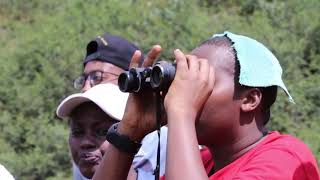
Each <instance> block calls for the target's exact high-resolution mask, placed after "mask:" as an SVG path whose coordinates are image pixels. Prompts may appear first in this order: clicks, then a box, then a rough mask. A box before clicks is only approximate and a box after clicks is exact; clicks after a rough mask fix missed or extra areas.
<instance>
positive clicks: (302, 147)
mask: <svg viewBox="0 0 320 180" xmlns="http://www.w3.org/2000/svg"><path fill="white" fill-rule="evenodd" d="M260 149H261V150H263V151H265V150H268V149H277V150H282V151H286V152H288V153H291V154H294V155H296V156H302V155H310V154H311V155H312V152H311V150H310V149H309V147H308V146H307V145H306V144H305V143H304V142H303V141H301V140H300V139H298V138H296V137H294V136H292V135H288V134H281V133H279V132H278V131H272V132H270V133H269V134H268V135H267V137H266V140H265V142H263V144H262V146H261V148H260Z"/></svg>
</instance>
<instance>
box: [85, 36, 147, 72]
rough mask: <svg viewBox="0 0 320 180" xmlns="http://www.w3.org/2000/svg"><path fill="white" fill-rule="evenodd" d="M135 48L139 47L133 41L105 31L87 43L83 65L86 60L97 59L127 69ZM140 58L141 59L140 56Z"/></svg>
mask: <svg viewBox="0 0 320 180" xmlns="http://www.w3.org/2000/svg"><path fill="white" fill-rule="evenodd" d="M136 50H140V49H139V48H138V47H137V46H135V45H134V44H133V43H131V42H129V41H127V40H125V39H123V38H121V37H119V36H114V35H110V34H108V33H105V34H104V35H103V36H97V37H96V38H95V39H94V40H92V41H90V42H89V43H88V45H87V54H86V56H85V58H84V61H83V65H84V66H85V65H86V63H87V62H90V61H92V60H98V61H103V62H108V63H111V64H113V65H115V66H118V67H120V68H122V69H124V70H128V69H129V65H130V61H131V58H132V56H133V53H134V52H135V51H136ZM141 58H142V59H143V57H142V56H141ZM141 62H142V61H141Z"/></svg>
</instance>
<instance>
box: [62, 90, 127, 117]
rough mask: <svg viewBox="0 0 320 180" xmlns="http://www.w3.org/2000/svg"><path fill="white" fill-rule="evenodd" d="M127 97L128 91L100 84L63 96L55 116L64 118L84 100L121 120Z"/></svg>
mask: <svg viewBox="0 0 320 180" xmlns="http://www.w3.org/2000/svg"><path fill="white" fill-rule="evenodd" d="M127 99H128V93H123V92H121V91H120V90H119V88H118V86H116V85H113V84H100V85H97V86H94V87H93V88H91V89H89V90H88V91H86V92H84V93H77V94H73V95H70V96H68V97H67V98H65V99H64V100H63V101H62V102H61V103H60V105H59V106H58V108H57V111H56V113H57V116H58V117H60V118H66V117H68V116H70V114H71V113H72V111H73V110H74V109H75V108H76V107H77V106H79V105H81V104H82V103H84V102H93V103H95V104H96V105H97V106H98V107H100V108H101V109H102V110H103V111H104V112H105V113H106V114H108V115H109V116H110V117H112V118H114V119H116V120H121V119H122V116H123V114H124V110H125V107H126V103H127Z"/></svg>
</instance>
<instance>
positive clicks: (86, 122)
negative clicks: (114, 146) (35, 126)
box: [69, 103, 116, 178]
mask: <svg viewBox="0 0 320 180" xmlns="http://www.w3.org/2000/svg"><path fill="white" fill-rule="evenodd" d="M115 122H116V120H114V119H112V118H111V117H109V116H108V115H107V114H106V113H105V112H103V111H102V110H101V109H100V108H99V107H98V106H97V105H95V104H94V103H83V104H81V105H80V106H78V107H77V108H76V109H75V110H74V111H73V112H72V114H71V119H70V134H69V147H70V151H71V155H72V158H73V161H74V162H75V164H76V165H78V167H79V169H80V171H81V173H82V174H83V175H84V176H85V177H87V178H92V176H93V174H94V172H95V171H96V169H97V167H98V165H99V163H100V162H101V160H102V157H103V155H104V153H105V151H106V149H107V147H108V145H109V143H108V141H106V133H107V130H108V129H109V127H110V126H111V125H112V124H113V123H115Z"/></svg>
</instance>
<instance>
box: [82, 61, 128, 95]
mask: <svg viewBox="0 0 320 180" xmlns="http://www.w3.org/2000/svg"><path fill="white" fill-rule="evenodd" d="M96 71H101V72H104V74H103V79H102V81H101V82H100V84H101V83H112V84H115V85H118V76H119V75H120V73H122V72H123V71H124V70H123V69H121V68H119V67H118V66H115V65H113V64H111V63H107V62H102V61H96V60H93V61H90V62H88V63H87V64H86V65H85V67H84V71H83V73H84V74H85V75H88V74H90V73H93V72H96ZM90 88H92V86H91V84H90V82H89V80H88V79H87V80H86V82H85V84H84V86H83V88H82V92H84V91H87V90H88V89H90Z"/></svg>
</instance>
